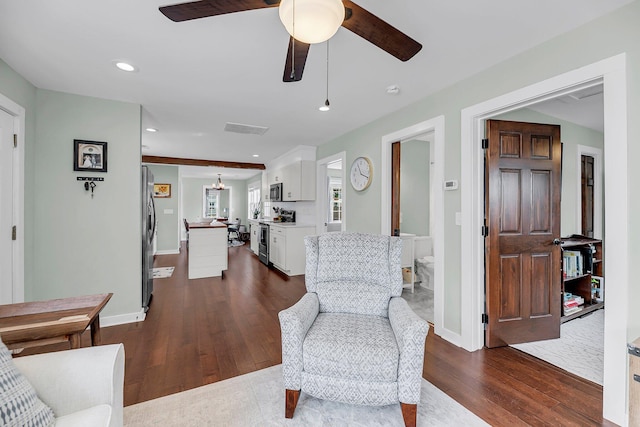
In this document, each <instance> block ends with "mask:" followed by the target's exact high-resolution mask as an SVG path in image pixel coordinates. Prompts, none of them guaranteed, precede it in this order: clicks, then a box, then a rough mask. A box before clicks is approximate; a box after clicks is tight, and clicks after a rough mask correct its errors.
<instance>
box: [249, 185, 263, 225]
mask: <svg viewBox="0 0 640 427" xmlns="http://www.w3.org/2000/svg"><path fill="white" fill-rule="evenodd" d="M247 206H248V207H249V212H248V216H247V218H254V219H255V218H258V216H260V211H261V209H260V187H249V192H248V203H247Z"/></svg>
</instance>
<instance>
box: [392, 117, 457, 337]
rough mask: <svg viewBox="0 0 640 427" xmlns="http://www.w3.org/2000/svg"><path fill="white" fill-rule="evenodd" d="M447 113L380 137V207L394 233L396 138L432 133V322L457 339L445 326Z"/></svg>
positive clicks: (437, 329) (436, 328) (443, 334)
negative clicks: (393, 187) (392, 189)
mask: <svg viewBox="0 0 640 427" xmlns="http://www.w3.org/2000/svg"><path fill="white" fill-rule="evenodd" d="M444 126H445V120H444V116H438V117H435V118H433V119H430V120H426V121H424V122H420V123H416V124H414V125H412V126H409V127H406V128H403V129H400V130H397V131H396V132H393V133H390V134H388V135H384V136H383V137H382V141H381V149H382V153H381V154H382V155H381V164H380V180H381V181H380V182H382V183H383V185H381V197H380V199H381V203H380V206H381V210H380V219H381V221H380V233H381V234H386V235H391V234H392V230H391V209H390V208H389V207H390V206H391V194H392V191H391V185H392V180H391V162H392V155H391V151H392V144H393V143H394V142H397V141H408V140H410V139H412V138H414V137H416V136H418V135H424V134H430V135H432V137H433V140H432V143H431V145H430V153H431V155H430V156H431V157H430V159H431V160H430V163H431V165H430V166H431V167H430V177H431V179H430V181H431V186H430V187H431V192H430V203H432V206H433V208H432V209H431V210H430V211H431V212H432V215H430V218H429V224H430V225H429V233H430V234H431V237H432V242H433V243H432V244H433V246H432V250H433V252H434V253H436V254H442V255H441V256H437V257H435V259H434V265H433V294H434V295H433V300H434V303H433V305H434V307H433V313H434V314H433V316H434V320H433V324H434V331H435V333H436V334H437V335H439V336H441V337H443V338H444V339H446V340H448V341H451V342H454V341H455V340H456V337H455V336H456V334H455V333H454V332H452V331H451V330H448V329H447V328H445V327H444V264H445V253H444V239H445V236H444V233H443V231H444V196H443V191H442V188H443V183H444V141H445V133H444Z"/></svg>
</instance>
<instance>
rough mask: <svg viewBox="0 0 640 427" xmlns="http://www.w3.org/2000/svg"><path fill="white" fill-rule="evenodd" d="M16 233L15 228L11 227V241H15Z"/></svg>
mask: <svg viewBox="0 0 640 427" xmlns="http://www.w3.org/2000/svg"><path fill="white" fill-rule="evenodd" d="M17 234H18V231H17V230H16V226H15V225H14V226H13V227H11V240H16V239H17V238H18V237H17Z"/></svg>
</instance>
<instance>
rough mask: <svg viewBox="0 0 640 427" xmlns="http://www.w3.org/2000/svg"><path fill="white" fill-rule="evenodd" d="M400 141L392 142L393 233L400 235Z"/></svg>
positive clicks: (393, 234)
mask: <svg viewBox="0 0 640 427" xmlns="http://www.w3.org/2000/svg"><path fill="white" fill-rule="evenodd" d="M400 146H401V143H400V141H398V142H394V143H393V144H391V235H392V236H399V235H400Z"/></svg>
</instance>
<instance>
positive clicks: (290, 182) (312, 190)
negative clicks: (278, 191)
mask: <svg viewBox="0 0 640 427" xmlns="http://www.w3.org/2000/svg"><path fill="white" fill-rule="evenodd" d="M279 173H280V175H281V176H282V192H283V193H284V194H283V197H282V200H283V201H297V200H315V199H316V162H314V161H312V160H300V161H297V162H293V163H291V164H289V165H287V166H285V167H284V168H282V169H281V170H280V171H279Z"/></svg>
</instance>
